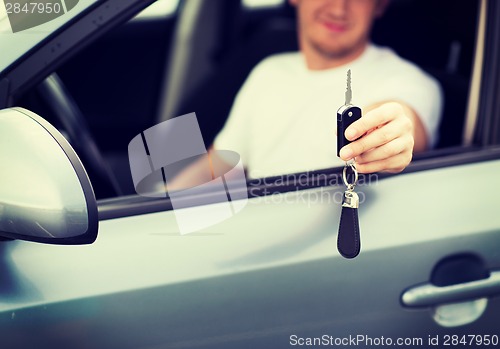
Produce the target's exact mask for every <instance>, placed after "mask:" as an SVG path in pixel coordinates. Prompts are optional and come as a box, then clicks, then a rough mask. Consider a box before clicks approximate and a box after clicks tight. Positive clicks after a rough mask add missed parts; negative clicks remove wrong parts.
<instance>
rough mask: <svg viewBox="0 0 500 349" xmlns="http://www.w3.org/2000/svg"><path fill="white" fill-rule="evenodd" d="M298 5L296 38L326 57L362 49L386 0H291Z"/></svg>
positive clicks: (334, 56)
mask: <svg viewBox="0 0 500 349" xmlns="http://www.w3.org/2000/svg"><path fill="white" fill-rule="evenodd" d="M290 3H291V4H292V5H294V6H296V8H297V15H298V19H299V38H300V43H301V46H302V49H304V45H306V46H308V48H310V49H312V50H314V51H316V52H317V53H320V54H321V55H322V56H325V57H327V58H344V57H349V56H350V55H355V54H356V53H359V52H361V51H362V50H363V48H364V47H365V44H366V43H367V41H368V39H369V37H370V30H371V27H372V23H373V20H374V19H375V18H376V17H378V16H380V15H381V14H382V12H383V10H384V8H385V5H386V4H387V0H290Z"/></svg>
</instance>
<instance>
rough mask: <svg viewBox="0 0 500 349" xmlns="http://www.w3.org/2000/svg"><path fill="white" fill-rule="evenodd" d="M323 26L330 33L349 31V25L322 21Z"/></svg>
mask: <svg viewBox="0 0 500 349" xmlns="http://www.w3.org/2000/svg"><path fill="white" fill-rule="evenodd" d="M321 24H322V25H323V26H324V27H325V28H326V29H327V30H328V31H330V32H333V33H342V32H345V31H346V30H347V24H345V23H335V22H330V21H321Z"/></svg>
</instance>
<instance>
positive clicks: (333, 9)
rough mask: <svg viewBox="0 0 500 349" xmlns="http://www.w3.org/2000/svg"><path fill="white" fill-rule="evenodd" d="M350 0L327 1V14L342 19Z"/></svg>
mask: <svg viewBox="0 0 500 349" xmlns="http://www.w3.org/2000/svg"><path fill="white" fill-rule="evenodd" d="M349 1H350V0H327V2H328V12H329V13H330V14H331V15H332V16H335V17H343V16H345V15H346V13H347V9H348V6H349Z"/></svg>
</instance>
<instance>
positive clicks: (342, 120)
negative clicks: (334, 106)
mask: <svg viewBox="0 0 500 349" xmlns="http://www.w3.org/2000/svg"><path fill="white" fill-rule="evenodd" d="M351 101H352V90H351V69H349V70H348V71H347V90H346V92H345V104H344V105H343V106H341V107H340V108H339V110H337V156H338V157H340V149H342V148H343V147H344V146H346V145H348V144H349V143H351V141H349V140H348V139H347V138H345V130H346V129H347V128H348V127H349V125H351V124H352V123H353V122H354V121H356V120H359V118H361V108H359V107H356V106H354V105H352V104H351Z"/></svg>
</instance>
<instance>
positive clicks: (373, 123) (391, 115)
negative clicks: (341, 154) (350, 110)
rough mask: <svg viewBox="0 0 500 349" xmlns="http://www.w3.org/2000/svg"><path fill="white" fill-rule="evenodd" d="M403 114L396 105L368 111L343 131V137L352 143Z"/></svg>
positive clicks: (389, 104)
mask: <svg viewBox="0 0 500 349" xmlns="http://www.w3.org/2000/svg"><path fill="white" fill-rule="evenodd" d="M401 113H403V109H402V107H401V106H400V105H399V104H397V103H385V104H383V105H381V106H380V107H378V108H375V109H372V110H370V111H369V112H368V113H366V114H365V115H364V116H363V117H362V118H361V119H359V120H358V121H355V122H353V123H352V125H350V126H349V127H348V128H347V130H346V131H345V137H346V138H347V139H348V140H350V141H353V140H355V139H357V138H359V137H360V136H362V135H364V134H365V133H366V132H368V131H370V130H371V129H373V128H376V127H378V126H381V125H385V124H387V123H388V122H390V121H392V120H394V119H395V118H396V117H397V116H398V115H400V114H401Z"/></svg>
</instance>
